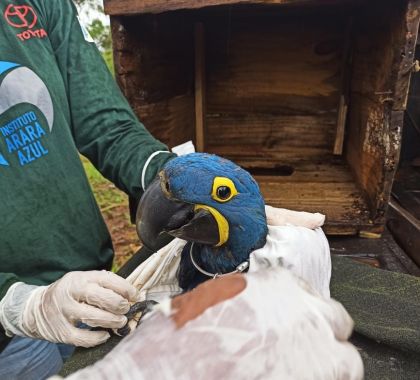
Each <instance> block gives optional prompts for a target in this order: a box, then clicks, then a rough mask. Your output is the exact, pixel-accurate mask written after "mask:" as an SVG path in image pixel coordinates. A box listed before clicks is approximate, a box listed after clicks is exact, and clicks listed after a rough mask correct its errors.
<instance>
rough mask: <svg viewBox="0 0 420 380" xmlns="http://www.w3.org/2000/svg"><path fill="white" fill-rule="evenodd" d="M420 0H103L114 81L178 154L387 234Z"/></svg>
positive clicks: (337, 230) (334, 222)
mask: <svg viewBox="0 0 420 380" xmlns="http://www.w3.org/2000/svg"><path fill="white" fill-rule="evenodd" d="M419 9H420V1H419V0H364V1H363V0H358V1H354V0H353V1H351V0H347V1H346V0H341V1H339V0H329V1H328V0H325V1H323V0H272V1H263V0H261V1H244V0H242V1H229V0H219V1H216V0H211V1H199V0H184V1H181V0H173V1H163V0H105V10H106V12H107V13H108V14H110V15H111V22H112V33H113V43H114V57H115V67H116V77H117V80H118V82H119V84H120V86H121V88H122V90H123V92H124V94H125V95H126V96H127V98H128V100H129V102H130V103H131V105H132V107H133V108H134V110H135V112H136V113H137V114H138V116H139V118H140V120H142V121H143V122H144V124H145V125H146V126H147V128H148V129H149V130H150V131H151V132H152V133H153V134H154V135H155V136H156V137H157V138H159V139H161V140H162V141H164V142H165V143H167V144H168V145H169V146H175V145H178V144H180V143H183V142H185V141H187V140H189V139H192V140H194V141H195V144H196V146H197V147H198V149H199V150H200V151H206V152H211V153H216V154H219V155H221V156H224V157H227V158H230V159H232V160H234V161H235V162H237V163H238V164H240V165H241V166H243V167H244V168H246V169H248V170H250V172H251V173H252V174H253V175H254V176H255V177H256V178H257V180H258V182H259V184H260V186H261V189H262V192H263V194H264V196H265V198H266V201H267V203H269V204H272V205H275V206H280V207H286V208H291V209H297V210H307V211H319V212H323V213H325V214H326V215H327V226H326V231H327V232H328V233H330V234H357V233H361V234H362V235H366V234H367V235H369V234H371V233H374V234H378V233H381V232H382V229H383V226H384V214H385V211H386V208H387V204H388V199H389V195H390V190H391V184H392V180H393V176H394V173H395V169H396V165H397V162H398V155H399V148H400V136H401V128H402V121H403V115H404V109H405V107H406V99H407V92H408V85H409V80H410V75H411V72H412V67H413V56H414V48H415V45H416V39H417V32H418V24H419Z"/></svg>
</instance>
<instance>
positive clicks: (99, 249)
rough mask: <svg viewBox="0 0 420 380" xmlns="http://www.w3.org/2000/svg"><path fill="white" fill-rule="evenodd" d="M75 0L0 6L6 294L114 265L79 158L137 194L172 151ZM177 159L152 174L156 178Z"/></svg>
mask: <svg viewBox="0 0 420 380" xmlns="http://www.w3.org/2000/svg"><path fill="white" fill-rule="evenodd" d="M88 40H89V39H88V38H85V35H84V34H83V31H82V28H81V26H80V24H79V22H78V19H77V17H76V11H75V9H74V6H73V4H72V3H71V1H70V0H14V1H9V0H0V298H1V297H3V296H4V294H5V292H6V291H7V289H8V287H9V286H10V285H11V284H12V283H13V282H15V281H24V282H26V283H30V284H39V285H41V284H49V283H51V282H53V281H55V280H56V279H57V278H59V277H61V276H62V275H63V274H64V273H66V272H68V271H74V270H92V269H101V268H110V265H111V261H112V256H113V250H112V243H111V240H110V236H109V233H108V231H107V229H106V226H105V224H104V221H103V219H102V216H101V214H100V212H99V209H98V207H97V204H96V202H95V199H94V197H93V194H92V191H91V189H90V186H89V183H88V181H87V179H86V176H85V173H84V171H83V167H82V165H81V162H80V159H79V152H80V153H82V154H83V155H85V156H87V157H88V158H89V159H90V160H91V161H92V162H93V164H94V165H95V166H96V167H97V168H98V170H99V171H100V172H101V173H102V174H103V175H104V176H105V177H107V178H108V179H110V180H111V181H112V182H114V183H115V184H116V185H117V186H118V187H119V188H121V189H122V190H124V191H125V192H126V193H128V194H129V195H131V196H135V197H136V196H137V197H138V196H139V195H140V194H141V192H142V187H141V173H142V169H143V167H144V164H145V162H146V160H147V159H148V158H149V157H150V155H151V154H152V153H153V152H155V151H159V150H167V148H166V147H165V146H164V145H163V144H161V143H160V142H158V141H157V140H155V139H154V138H153V137H152V136H151V135H150V134H149V133H148V132H147V131H146V130H145V128H144V127H143V125H142V124H140V123H139V122H138V120H137V119H136V117H135V116H134V114H133V112H132V111H131V109H130V107H129V105H128V104H127V102H126V100H125V99H124V98H123V96H122V95H121V93H120V91H119V89H118V88H117V86H116V85H115V83H114V80H113V78H112V76H111V75H110V74H109V72H108V70H107V67H106V66H105V64H104V62H103V60H102V58H101V56H100V53H99V52H98V50H97V48H96V47H95V45H94V44H93V43H92V42H89V41H88ZM170 157H171V154H159V155H157V156H155V157H154V158H153V160H152V161H151V162H150V165H149V166H148V169H147V175H146V183H148V182H150V181H151V180H152V178H153V177H154V176H155V174H156V173H157V171H158V170H159V168H160V167H161V166H162V165H163V164H164V163H165V162H166V161H167V160H168V159H170Z"/></svg>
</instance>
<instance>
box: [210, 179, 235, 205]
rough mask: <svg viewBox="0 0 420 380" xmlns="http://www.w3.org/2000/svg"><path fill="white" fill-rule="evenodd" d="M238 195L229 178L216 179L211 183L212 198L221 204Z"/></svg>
mask: <svg viewBox="0 0 420 380" xmlns="http://www.w3.org/2000/svg"><path fill="white" fill-rule="evenodd" d="M237 195H238V190H236V187H235V184H234V183H233V181H232V180H231V179H229V178H225V177H216V178H215V179H214V181H213V190H212V192H211V196H212V198H213V199H214V200H215V201H217V202H221V203H225V202H229V201H230V200H231V199H232V198H233V197H236V196H237Z"/></svg>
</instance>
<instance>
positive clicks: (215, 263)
mask: <svg viewBox="0 0 420 380" xmlns="http://www.w3.org/2000/svg"><path fill="white" fill-rule="evenodd" d="M239 230H240V232H241V233H240V234H239V237H238V236H237V235H236V234H235V229H234V228H231V231H230V238H229V240H228V241H227V242H226V244H224V245H223V246H221V247H212V246H208V245H203V244H199V243H194V245H193V246H192V254H193V257H194V261H195V262H196V264H197V265H198V266H199V267H200V268H201V269H203V270H205V271H206V272H209V273H211V274H216V273H219V274H224V273H229V272H232V271H234V270H235V269H236V267H237V266H238V265H239V264H242V263H243V262H244V261H247V260H248V259H249V255H250V254H251V252H252V251H254V250H256V249H259V248H262V247H263V246H264V245H265V242H266V238H267V231H268V228H267V224H266V223H261V225H254V226H253V228H252V231H251V230H249V231H248V230H247V229H243V228H242V227H240V228H239ZM192 244H193V243H191V242H188V243H187V244H186V245H185V247H184V249H183V251H182V254H181V263H180V266H179V271H178V275H177V277H178V281H179V285H180V287H181V288H182V289H184V290H190V289H193V288H194V287H195V286H197V285H198V284H199V283H201V282H203V281H206V280H208V279H209V278H210V277H209V276H206V275H204V274H202V273H200V271H198V270H197V269H196V268H195V267H194V265H193V263H192V261H191V257H190V250H191V245H192Z"/></svg>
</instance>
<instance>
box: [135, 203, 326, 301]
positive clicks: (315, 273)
mask: <svg viewBox="0 0 420 380" xmlns="http://www.w3.org/2000/svg"><path fill="white" fill-rule="evenodd" d="M266 214H267V220H268V222H269V226H268V227H269V230H268V231H269V232H268V236H267V243H266V245H265V246H264V247H263V248H261V249H258V250H256V251H254V252H252V253H251V255H250V267H249V271H250V272H253V271H256V270H257V269H260V268H262V267H268V266H270V267H271V266H279V267H285V268H287V269H289V270H290V271H292V272H293V273H294V274H296V275H297V276H299V277H301V278H302V279H304V280H305V281H307V282H308V283H309V285H310V286H312V287H313V288H314V290H316V291H317V292H318V293H319V294H321V295H322V296H323V297H329V296H330V290H329V282H330V277H331V258H330V249H329V245H328V241H327V239H326V237H325V235H324V232H323V231H322V229H321V226H322V224H323V223H324V220H325V216H324V215H321V214H318V213H317V214H312V213H308V212H297V211H291V210H286V209H278V208H274V207H271V206H266ZM311 228H312V229H311ZM185 244H186V242H185V241H184V240H181V239H175V240H173V241H172V242H171V243H169V244H168V245H166V246H165V247H163V248H162V249H160V250H159V251H158V252H157V253H155V254H153V255H152V256H151V257H150V258H149V259H148V260H146V261H145V262H144V263H142V264H141V265H140V266H139V267H138V268H137V269H136V270H135V271H134V272H133V273H132V274H131V275H130V276H129V277H128V281H129V282H130V283H132V284H133V285H134V286H135V287H136V288H137V289H138V290H139V293H138V294H139V299H138V301H143V300H146V299H147V300H154V301H157V302H159V301H160V300H162V299H163V298H164V297H166V296H174V295H177V294H179V293H180V292H181V288H180V287H179V285H178V281H177V279H176V273H177V270H178V266H179V263H180V258H181V252H182V249H183V248H184V245H185Z"/></svg>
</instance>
